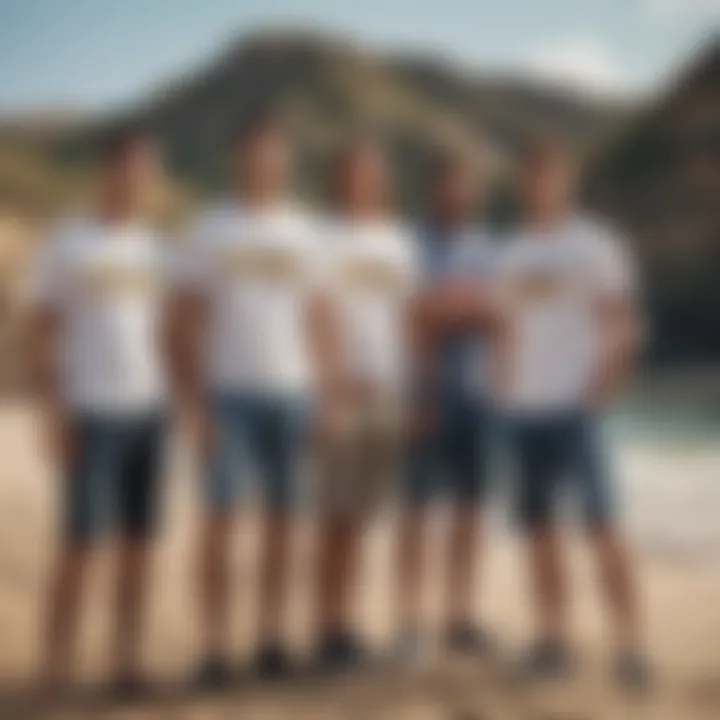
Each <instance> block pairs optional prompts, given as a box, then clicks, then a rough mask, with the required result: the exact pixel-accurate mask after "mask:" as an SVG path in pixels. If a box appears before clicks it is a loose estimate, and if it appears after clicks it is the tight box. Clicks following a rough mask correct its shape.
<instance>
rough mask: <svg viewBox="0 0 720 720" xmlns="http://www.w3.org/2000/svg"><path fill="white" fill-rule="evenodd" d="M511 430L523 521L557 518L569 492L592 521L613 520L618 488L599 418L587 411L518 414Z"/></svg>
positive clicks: (592, 523)
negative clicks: (545, 414) (615, 496)
mask: <svg viewBox="0 0 720 720" xmlns="http://www.w3.org/2000/svg"><path fill="white" fill-rule="evenodd" d="M507 430H508V433H507V439H508V444H509V450H510V453H511V459H512V460H513V461H514V464H515V466H516V471H517V485H516V510H517V514H518V517H519V520H520V522H521V523H522V524H523V525H526V526H533V525H543V524H547V523H549V522H552V520H553V519H554V515H555V514H556V512H557V506H558V505H559V504H560V501H561V499H562V497H563V495H565V494H567V495H570V496H571V499H572V500H574V501H576V502H579V504H580V506H581V509H582V512H583V515H584V518H585V520H586V522H587V523H588V525H589V526H591V527H592V526H603V525H607V524H610V523H612V522H613V520H614V497H613V494H614V493H613V487H612V482H611V477H610V473H609V471H608V467H607V462H606V461H607V456H606V453H605V451H604V447H603V443H602V438H601V428H600V427H599V425H598V421H597V419H596V418H594V417H592V416H591V415H589V414H587V413H582V412H579V413H564V414H558V415H550V416H546V417H534V416H533V417H526V418H520V417H514V418H510V419H509V420H508V424H507Z"/></svg>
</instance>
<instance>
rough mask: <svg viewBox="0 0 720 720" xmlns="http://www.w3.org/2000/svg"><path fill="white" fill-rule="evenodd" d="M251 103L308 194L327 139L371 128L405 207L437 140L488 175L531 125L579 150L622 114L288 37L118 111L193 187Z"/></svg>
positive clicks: (338, 44)
mask: <svg viewBox="0 0 720 720" xmlns="http://www.w3.org/2000/svg"><path fill="white" fill-rule="evenodd" d="M259 106H262V107H271V108H273V109H275V110H277V111H278V112H280V113H282V114H283V115H284V116H285V117H287V118H288V120H289V124H290V125H291V127H292V128H293V130H294V132H295V133H296V142H297V146H298V148H299V152H300V160H301V162H300V167H301V168H302V176H301V178H300V184H301V186H302V187H303V188H304V189H305V190H306V191H308V192H310V193H313V192H316V191H317V189H318V187H317V185H318V182H319V177H320V170H321V168H322V166H323V163H324V162H325V161H326V159H327V155H328V151H329V148H330V147H332V145H333V143H334V142H335V141H336V140H337V138H338V137H339V136H341V135H343V134H345V133H347V131H348V130H351V129H352V128H356V127H358V128H370V129H372V130H373V131H374V132H376V133H377V134H378V135H379V136H380V137H382V138H383V139H384V141H385V142H386V143H387V145H388V147H389V148H390V150H391V152H392V155H393V157H394V159H395V161H396V165H397V168H398V169H399V171H400V175H401V188H402V195H403V196H402V198H401V200H402V201H403V204H404V205H405V206H406V207H412V205H413V204H415V203H414V201H416V199H417V195H418V187H417V184H418V177H419V176H420V174H421V173H420V172H419V170H420V169H421V167H422V164H423V163H424V162H425V161H426V159H427V157H428V153H429V152H430V151H431V150H432V148H433V147H434V146H435V145H436V144H437V143H441V142H452V143H454V144H456V145H457V146H459V147H460V148H464V149H466V150H467V153H468V155H469V156H470V157H475V158H477V160H478V161H480V159H481V158H482V159H484V161H485V164H486V165H488V166H489V167H490V169H491V171H492V172H496V171H498V170H500V169H502V168H503V167H505V166H507V164H508V162H509V159H511V156H512V151H513V149H514V148H515V147H516V146H517V143H518V141H519V139H520V138H521V137H522V136H523V135H524V134H526V133H527V131H528V130H529V129H530V128H531V127H537V125H538V124H543V125H544V126H548V127H552V128H553V129H554V130H556V131H559V132H561V133H562V134H563V135H564V136H565V137H568V138H569V139H570V140H571V141H573V142H575V143H577V144H578V145H580V146H584V145H587V144H588V143H590V142H591V141H594V140H596V139H597V137H598V136H601V135H602V134H603V132H604V131H606V130H607V129H608V128H609V127H611V126H612V125H613V123H614V122H615V121H616V120H617V119H618V118H619V117H622V116H623V115H624V110H622V109H620V108H615V107H609V106H607V105H603V104H600V103H594V102H591V101H589V100H587V99H582V98H578V97H574V96H572V95H571V94H569V93H563V92H562V91H560V90H557V89H551V88H538V87H535V86H533V85H531V84H529V83H524V82H522V81H521V80H519V79H513V78H507V79H503V78H492V79H491V78H483V77H481V76H479V75H474V74H470V73H466V72H462V71H461V70H460V69H458V68H457V67H454V66H452V65H450V64H448V63H445V62H443V61H441V60H438V59H431V60H428V59H423V58H414V57H391V56H381V55H378V54H374V53H370V52H367V51H366V50H365V49H364V48H362V47H358V46H356V45H354V44H353V43H350V42H343V41H341V40H333V39H329V38H327V37H324V36H317V35H313V34H307V35H304V34H301V33H297V32H296V33H288V34H283V33H260V34H257V35H253V36H250V37H247V38H243V39H241V40H240V41H239V42H237V43H235V44H232V45H230V46H229V47H227V48H226V49H225V50H224V51H223V52H222V53H221V54H220V55H219V56H218V57H217V58H216V59H215V60H213V61H212V62H210V63H209V64H208V65H207V66H206V67H204V68H202V69H200V70H199V71H197V72H196V73H195V74H194V75H193V76H191V77H182V78H180V79H179V80H178V81H177V82H176V83H174V84H172V85H170V86H167V87H165V88H162V89H161V90H160V91H159V92H157V93H156V94H154V95H153V96H152V97H151V98H149V99H148V100H147V101H146V102H144V103H143V104H142V105H138V106H136V107H135V108H133V109H132V110H131V111H129V112H128V116H129V117H142V118H144V119H149V120H150V121H151V122H152V123H153V124H154V126H155V127H156V128H157V130H158V132H159V134H160V135H161V137H162V138H163V139H164V140H165V142H166V145H167V151H168V158H169V161H170V164H171V166H172V169H173V171H174V172H175V173H177V174H178V175H179V176H180V177H182V178H183V179H185V180H187V181H189V182H190V183H192V184H193V185H194V186H195V187H197V188H199V189H201V191H202V190H208V189H212V188H215V187H217V186H218V185H221V184H222V183H223V180H224V175H225V171H226V153H225V149H226V143H227V138H228V136H229V134H230V132H231V130H232V127H233V125H234V124H235V123H237V122H238V121H239V120H241V119H242V118H243V117H244V116H246V115H247V114H248V113H251V112H253V111H254V110H255V109H256V108H257V107H259ZM117 120H118V119H117V118H111V119H110V124H112V123H114V122H116V121H117ZM104 127H105V126H102V125H101V126H99V127H96V128H95V131H96V132H95V133H93V132H92V131H91V132H89V133H88V132H87V131H83V132H82V133H80V135H79V137H78V138H76V140H77V142H76V143H75V144H74V145H73V151H74V152H75V153H78V154H79V155H82V154H83V152H87V151H88V150H90V151H92V146H93V144H92V138H93V137H97V136H98V134H99V133H100V132H101V131H102V130H103V129H104Z"/></svg>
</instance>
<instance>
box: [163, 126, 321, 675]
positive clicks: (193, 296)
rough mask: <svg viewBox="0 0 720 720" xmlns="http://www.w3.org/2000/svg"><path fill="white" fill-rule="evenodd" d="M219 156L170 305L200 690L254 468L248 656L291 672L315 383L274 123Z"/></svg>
mask: <svg viewBox="0 0 720 720" xmlns="http://www.w3.org/2000/svg"><path fill="white" fill-rule="evenodd" d="M231 156H232V160H233V163H234V189H233V196H232V198H230V199H229V200H228V201H227V202H224V203H221V204H218V205H217V206H215V207H213V208H210V209H208V210H207V211H205V212H204V213H202V215H201V216H200V218H199V219H198V220H197V222H196V223H195V226H194V229H193V231H192V233H191V237H190V239H189V242H188V244H187V247H186V248H185V250H184V252H183V253H182V255H183V258H182V259H181V261H180V263H179V265H180V268H179V272H178V286H179V293H178V297H177V306H176V308H175V313H174V315H175V323H174V326H175V335H176V343H178V345H177V347H178V350H177V352H176V353H175V357H176V370H177V372H178V374H179V377H180V378H181V381H182V384H183V387H184V394H185V397H186V400H187V402H188V406H189V407H190V409H191V416H192V417H193V422H194V426H195V429H196V434H197V437H198V441H199V446H200V448H201V452H202V454H203V459H204V466H205V473H204V474H205V477H204V488H205V494H206V499H207V514H206V520H205V525H204V528H203V531H202V533H203V534H202V548H201V557H200V563H201V566H200V583H201V588H202V606H203V613H204V643H205V650H206V656H205V659H204V660H203V663H202V666H201V668H200V673H199V680H200V682H201V683H203V684H204V685H207V686H212V687H215V686H218V685H222V684H225V683H227V682H228V681H229V679H230V677H231V669H230V664H229V663H230V660H229V652H230V648H229V647H228V642H227V641H228V637H229V633H228V627H229V624H230V623H229V612H228V610H229V608H228V602H229V591H230V585H229V581H230V567H229V551H230V547H231V533H232V530H233V525H234V522H233V521H234V515H235V511H236V509H237V508H238V506H239V505H241V504H242V503H243V501H245V500H246V499H247V498H248V491H249V490H250V489H251V485H250V480H251V478H253V477H254V476H257V477H258V478H259V481H260V490H261V493H260V495H261V499H262V505H263V511H264V512H263V515H264V517H263V520H264V537H263V541H262V543H261V547H262V551H261V552H262V553H263V557H262V559H261V563H260V576H261V577H260V593H261V597H260V620H259V624H258V627H259V635H260V637H259V647H258V649H257V654H256V658H255V662H254V664H255V669H256V671H257V672H258V674H259V675H261V676H262V677H266V678H275V677H278V676H282V675H285V674H286V673H288V672H289V671H290V670H291V665H292V663H291V657H290V655H289V652H288V651H287V649H286V647H285V645H284V642H283V638H282V627H281V624H282V617H283V611H284V609H285V602H286V600H287V580H288V560H289V555H290V550H291V548H292V536H291V533H292V530H293V522H292V521H293V518H294V515H295V508H296V504H297V502H298V500H299V494H300V490H301V486H300V480H301V478H300V477H299V471H300V466H301V460H302V454H303V450H304V446H305V436H306V433H305V430H306V424H307V419H308V409H309V401H310V400H311V397H310V394H311V391H312V384H313V372H312V370H313V368H312V365H313V358H312V357H311V351H312V347H311V345H312V322H311V320H312V316H313V315H314V313H313V310H312V306H313V304H314V302H313V299H312V298H313V295H314V293H313V287H314V275H315V273H316V271H317V263H318V257H317V250H316V247H317V243H316V235H315V234H314V233H313V232H312V231H311V226H310V223H309V222H308V220H307V218H305V217H304V216H303V214H302V213H300V212H298V210H297V209H295V208H293V207H292V206H291V205H289V204H288V203H287V202H286V200H285V198H284V193H285V190H286V187H285V185H286V179H287V176H288V171H289V160H290V158H289V152H288V144H287V139H286V137H285V134H284V131H283V129H282V127H281V126H280V125H279V123H278V121H277V120H276V119H275V118H274V117H272V116H267V115H263V116H260V117H256V118H252V119H251V121H250V122H248V123H246V124H245V125H243V126H242V127H241V128H240V129H239V130H238V131H237V133H236V135H235V137H234V139H233V145H232V148H231Z"/></svg>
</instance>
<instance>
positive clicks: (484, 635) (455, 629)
mask: <svg viewBox="0 0 720 720" xmlns="http://www.w3.org/2000/svg"><path fill="white" fill-rule="evenodd" d="M445 645H446V647H447V649H448V650H450V651H451V652H454V653H458V654H462V655H472V656H474V657H480V656H483V655H488V654H489V653H490V652H492V650H493V649H494V647H495V643H494V641H493V638H492V635H491V634H490V633H489V632H488V631H487V630H486V629H485V628H482V627H478V626H477V625H474V624H473V623H471V622H470V621H461V622H453V623H451V624H450V626H449V627H448V629H447V632H446V633H445Z"/></svg>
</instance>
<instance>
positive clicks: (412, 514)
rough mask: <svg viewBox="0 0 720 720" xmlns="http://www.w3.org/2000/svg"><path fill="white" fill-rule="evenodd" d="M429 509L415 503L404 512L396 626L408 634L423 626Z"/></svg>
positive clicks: (401, 518) (398, 554) (402, 515)
mask: <svg viewBox="0 0 720 720" xmlns="http://www.w3.org/2000/svg"><path fill="white" fill-rule="evenodd" d="M427 523H428V512H427V508H426V507H425V506H424V505H422V504H419V503H412V504H411V505H410V506H409V507H406V508H404V509H403V511H402V514H401V517H400V521H399V532H398V542H397V583H398V592H397V608H396V615H397V623H398V626H399V627H400V628H401V629H402V630H404V631H407V632H413V633H415V632H417V631H418V630H419V628H420V626H421V625H422V595H423V593H422V590H423V586H424V582H423V581H424V577H425V574H424V572H423V570H424V567H425V537H426V528H427Z"/></svg>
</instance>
